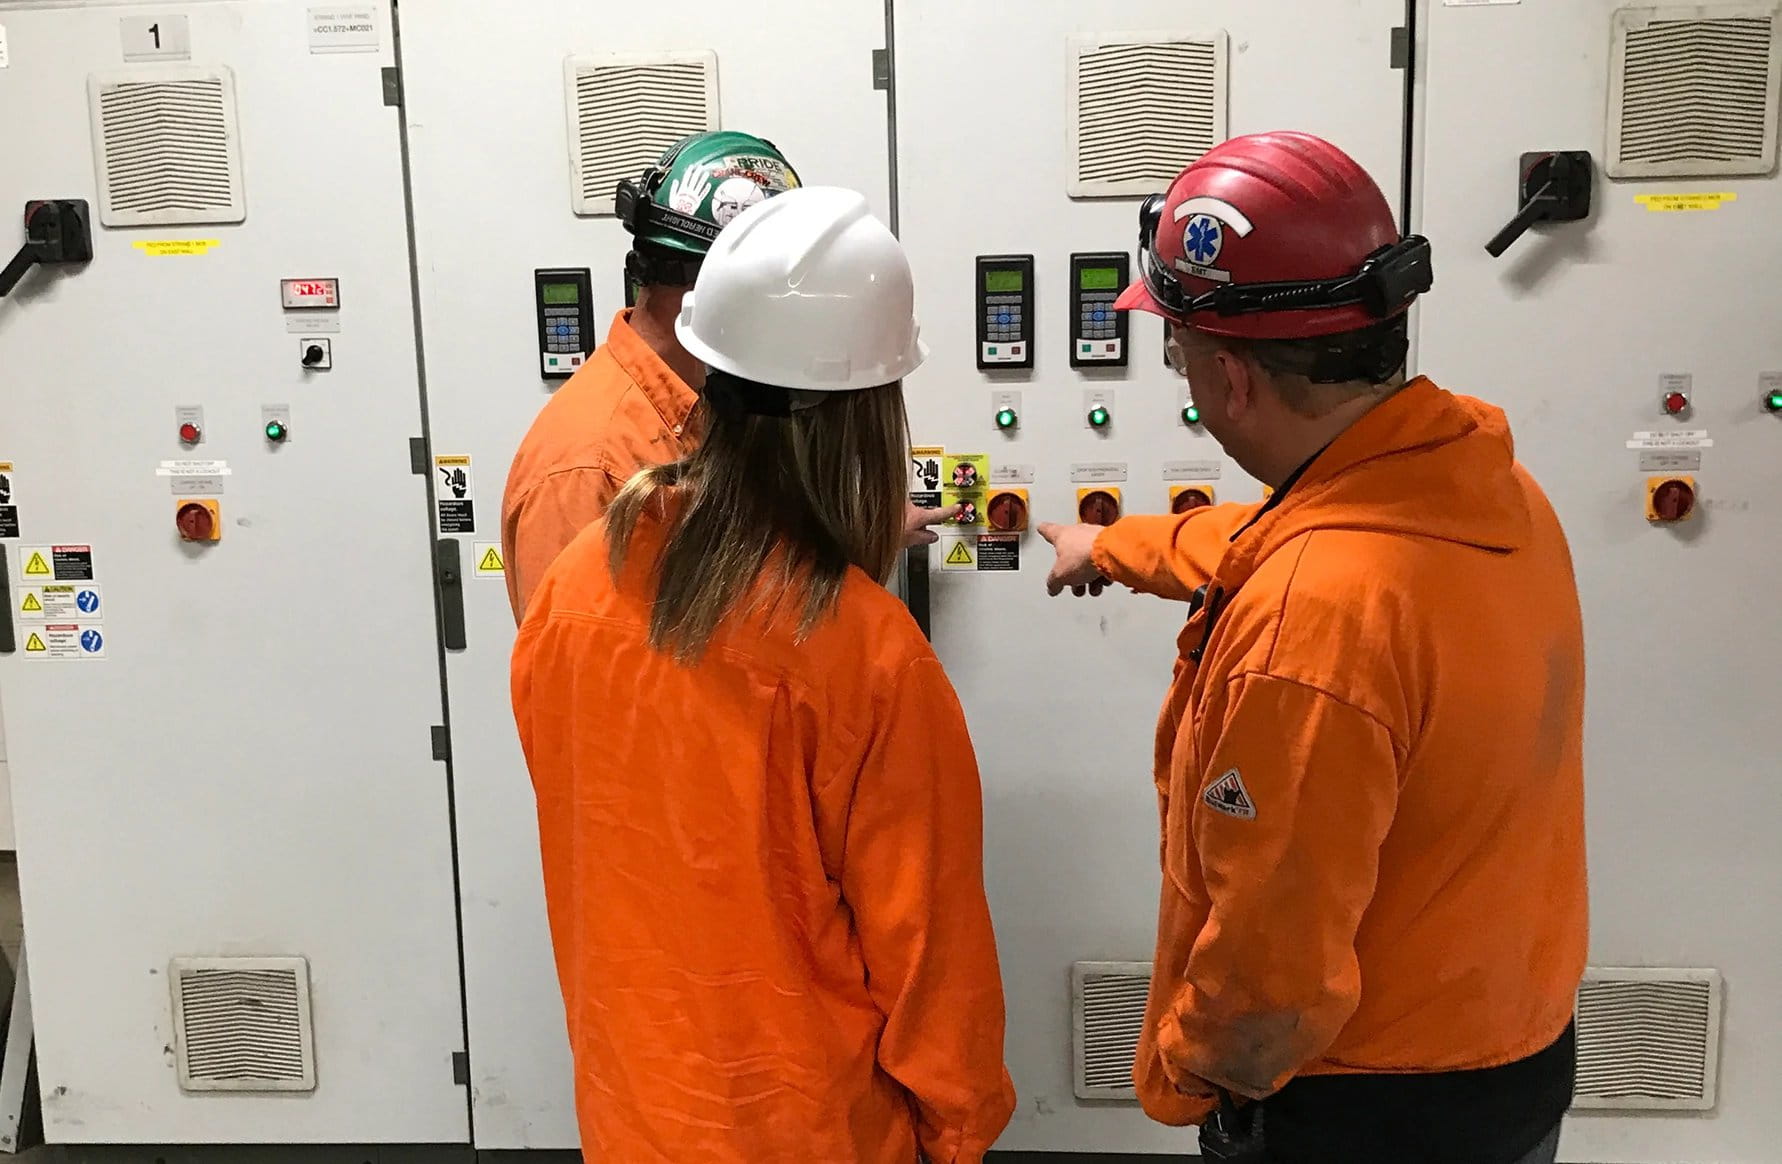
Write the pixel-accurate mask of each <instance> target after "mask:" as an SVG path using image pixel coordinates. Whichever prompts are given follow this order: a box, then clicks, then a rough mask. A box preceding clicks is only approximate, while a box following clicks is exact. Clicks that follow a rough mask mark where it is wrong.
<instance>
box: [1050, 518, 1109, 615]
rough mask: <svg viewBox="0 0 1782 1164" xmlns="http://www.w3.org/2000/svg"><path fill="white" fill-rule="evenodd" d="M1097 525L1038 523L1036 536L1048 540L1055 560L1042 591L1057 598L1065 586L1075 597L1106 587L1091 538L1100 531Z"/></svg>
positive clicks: (1106, 582) (1106, 581)
mask: <svg viewBox="0 0 1782 1164" xmlns="http://www.w3.org/2000/svg"><path fill="white" fill-rule="evenodd" d="M1102 528H1103V527H1101V526H1099V525H1058V524H1057V523H1055V522H1050V521H1042V522H1040V523H1039V536H1040V537H1042V538H1045V539H1046V540H1047V541H1048V542H1050V543H1052V548H1053V549H1054V550H1056V551H1058V560H1057V561H1056V562H1054V563H1052V572H1051V573H1050V574H1048V575H1046V593H1047V594H1050V595H1052V596H1053V597H1057V596H1058V595H1059V594H1062V593H1064V590H1065V588H1066V587H1069V588H1070V592H1071V593H1072V594H1075V595H1076V596H1077V597H1078V598H1081V597H1083V595H1085V594H1089V595H1095V596H1099V595H1100V594H1101V592H1102V591H1103V590H1105V589H1107V585H1108V580H1107V579H1106V578H1103V577H1102V576H1101V571H1100V570H1097V569H1096V568H1095V558H1094V553H1095V539H1096V537H1097V536H1098V535H1099V534H1100V533H1101V531H1102Z"/></svg>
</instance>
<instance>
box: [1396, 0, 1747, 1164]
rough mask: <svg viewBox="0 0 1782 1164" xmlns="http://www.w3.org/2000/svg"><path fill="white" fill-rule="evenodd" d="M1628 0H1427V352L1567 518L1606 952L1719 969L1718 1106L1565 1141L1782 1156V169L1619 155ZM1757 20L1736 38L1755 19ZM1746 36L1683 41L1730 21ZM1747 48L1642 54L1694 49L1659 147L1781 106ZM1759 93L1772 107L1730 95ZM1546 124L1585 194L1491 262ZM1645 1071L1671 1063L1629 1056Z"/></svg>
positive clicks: (1593, 857) (1687, 1156) (1594, 942)
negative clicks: (1567, 218)
mask: <svg viewBox="0 0 1782 1164" xmlns="http://www.w3.org/2000/svg"><path fill="white" fill-rule="evenodd" d="M1620 7H1621V5H1620V4H1618V3H1616V2H1615V0H1574V2H1572V3H1566V4H1534V3H1529V4H1522V5H1514V6H1511V5H1506V6H1501V7H1498V6H1493V7H1481V8H1456V7H1446V6H1442V5H1431V7H1430V12H1429V14H1428V23H1427V26H1426V38H1427V42H1428V47H1427V54H1428V61H1427V67H1425V68H1424V69H1423V70H1422V76H1423V77H1424V78H1426V82H1425V93H1424V101H1423V104H1424V110H1425V112H1424V118H1423V125H1422V127H1421V131H1420V135H1419V136H1420V138H1421V140H1422V143H1423V144H1422V146H1421V147H1420V148H1421V150H1422V152H1423V160H1422V165H1421V167H1420V168H1421V171H1422V191H1421V201H1422V223H1423V228H1424V230H1425V231H1426V232H1427V233H1428V234H1429V236H1430V237H1431V239H1432V240H1433V242H1434V244H1435V254H1436V260H1435V261H1436V287H1435V292H1434V293H1433V294H1432V295H1431V296H1430V297H1429V298H1428V299H1427V300H1426V301H1425V302H1424V305H1423V307H1422V321H1421V341H1420V342H1421V364H1422V367H1423V369H1424V370H1425V371H1426V372H1428V373H1429V374H1430V375H1431V376H1432V377H1434V378H1435V379H1436V380H1437V381H1438V382H1440V383H1442V384H1443V385H1444V386H1446V387H1448V388H1450V389H1452V390H1454V391H1456V392H1463V393H1467V394H1470V395H1474V396H1479V397H1482V398H1484V399H1486V400H1489V401H1491V402H1492V403H1494V404H1497V405H1499V406H1501V407H1502V408H1504V409H1505V410H1506V411H1507V412H1508V413H1509V416H1510V422H1511V424H1512V426H1513V428H1514V431H1515V435H1516V451H1517V454H1518V455H1519V456H1520V457H1521V459H1522V460H1523V462H1524V463H1525V464H1526V465H1527V466H1528V467H1529V469H1530V470H1531V471H1532V472H1533V473H1534V475H1535V477H1536V478H1537V479H1539V481H1540V482H1541V484H1542V485H1543V486H1545V487H1546V489H1547V491H1548V493H1549V495H1550V496H1551V497H1552V499H1553V504H1554V506H1555V507H1556V508H1557V510H1558V512H1559V516H1560V519H1561V521H1563V522H1564V523H1565V528H1566V533H1567V535H1568V536H1569V537H1570V539H1571V543H1572V554H1573V558H1574V560H1575V562H1576V566H1577V572H1578V586H1579V591H1580V593H1581V596H1582V599H1583V604H1584V629H1585V634H1586V652H1587V658H1588V663H1589V666H1588V668H1587V669H1588V673H1589V679H1588V683H1589V693H1588V699H1587V701H1586V703H1587V713H1586V714H1587V721H1586V729H1585V749H1586V751H1585V773H1586V778H1587V780H1588V782H1589V798H1588V803H1589V825H1590V885H1591V891H1592V892H1591V919H1590V920H1591V961H1592V962H1593V963H1595V964H1597V965H1601V966H1609V967H1619V966H1661V967H1679V966H1680V967H1699V968H1710V969H1717V970H1719V971H1720V972H1721V973H1722V974H1724V976H1725V980H1726V983H1727V995H1726V998H1727V1002H1726V1009H1725V1014H1724V1026H1723V1027H1722V1028H1721V1029H1722V1032H1723V1046H1722V1048H1721V1054H1720V1058H1719V1067H1720V1074H1719V1084H1720V1087H1719V1103H1718V1108H1717V1111H1716V1112H1715V1115H1714V1118H1711V1119H1703V1118H1701V1117H1700V1116H1699V1115H1695V1114H1689V1113H1680V1114H1674V1115H1670V1116H1666V1115H1663V1114H1659V1113H1650V1114H1641V1115H1638V1116H1621V1117H1616V1116H1614V1115H1613V1114H1610V1113H1598V1114H1589V1115H1582V1114H1581V1115H1579V1116H1577V1117H1576V1118H1574V1119H1573V1120H1571V1121H1570V1123H1569V1125H1568V1131H1567V1135H1566V1140H1565V1144H1564V1146H1563V1149H1562V1157H1563V1158H1564V1159H1567V1160H1625V1161H1630V1162H1633V1161H1640V1162H1657V1161H1690V1162H1706V1161H1727V1162H1729V1164H1730V1162H1734V1161H1736V1162H1739V1164H1757V1162H1758V1161H1769V1160H1774V1159H1775V1158H1776V1144H1777V1143H1778V1141H1782V1107H1778V1106H1777V1104H1776V1103H1775V1102H1774V1095H1775V1086H1774V1081H1775V1080H1776V1079H1778V1078H1782V1043H1778V1041H1777V1040H1776V1039H1775V1037H1774V1034H1775V1032H1776V1031H1777V1030H1782V926H1778V925H1777V923H1776V903H1777V901H1778V900H1782V856H1779V855H1778V849H1777V845H1776V840H1775V836H1776V822H1777V821H1778V820H1779V819H1782V790H1779V786H1778V784H1777V781H1776V779H1775V775H1774V771H1775V767H1776V757H1777V756H1778V755H1779V754H1782V718H1778V717H1777V715H1776V713H1775V701H1774V699H1773V698H1772V693H1773V692H1775V691H1776V690H1777V689H1778V688H1779V687H1782V654H1779V653H1778V652H1777V650H1776V645H1777V629H1776V628H1777V621H1776V607H1775V590H1776V586H1775V579H1776V576H1777V572H1778V569H1779V568H1782V549H1779V547H1782V506H1779V505H1778V504H1777V494H1778V486H1782V469H1778V465H1782V457H1779V456H1778V454H1779V453H1782V417H1779V416H1776V415H1773V414H1771V413H1769V412H1768V411H1767V410H1766V409H1765V407H1764V403H1763V395H1764V393H1763V391H1762V389H1761V386H1760V382H1761V379H1762V377H1763V375H1764V374H1765V373H1777V372H1782V333H1779V332H1778V330H1777V327H1776V320H1777V318H1778V315H1779V314H1782V290H1779V289H1778V284H1777V282H1776V272H1777V271H1778V270H1779V269H1782V227H1779V225H1778V224H1782V187H1779V186H1778V184H1777V182H1776V179H1775V176H1774V175H1773V174H1771V175H1769V176H1766V177H1761V178H1728V177H1708V178H1668V179H1650V180H1639V181H1620V180H1611V179H1609V178H1608V177H1607V176H1606V174H1605V162H1606V160H1607V159H1606V155H1605V151H1606V145H1607V142H1608V139H1609V132H1608V126H1607V124H1606V122H1605V112H1606V111H1607V110H1608V109H1609V108H1610V100H1609V87H1610V83H1611V82H1610V78H1611V75H1612V73H1611V45H1612V43H1613V33H1612V27H1613V20H1614V16H1615V13H1616V11H1617V9H1618V8H1620ZM1713 13H1714V9H1712V8H1709V9H1693V8H1687V9H1683V10H1681V11H1673V12H1671V13H1669V15H1670V16H1672V17H1673V18H1675V17H1677V16H1679V15H1680V16H1682V17H1684V18H1691V17H1697V16H1702V15H1711V14H1713ZM1771 16H1772V18H1774V15H1773V13H1772V14H1771ZM1751 23H1754V22H1746V25H1745V27H1744V28H1742V29H1740V30H1739V31H1737V32H1734V33H1732V34H1731V37H1732V39H1733V40H1735V41H1738V42H1743V43H1746V44H1750V43H1753V42H1755V43H1756V44H1758V45H1761V44H1762V43H1763V36H1762V34H1755V35H1754V33H1753V31H1752V30H1751V29H1750V24H1751ZM1726 35H1727V34H1726V33H1723V32H1715V33H1702V34H1697V33H1693V32H1692V33H1689V34H1687V35H1686V37H1685V39H1686V40H1688V41H1691V42H1699V43H1702V44H1705V45H1710V46H1712V45H1724V40H1723V37H1725V36H1726ZM1673 47H1674V46H1673ZM1654 48H1656V50H1657V51H1656V52H1654V51H1653V49H1654ZM1510 61H1513V62H1515V65H1514V70H1515V71H1514V76H1515V77H1518V78H1521V77H1539V78H1541V81H1540V83H1539V84H1538V85H1533V86H1530V85H1524V84H1520V83H1515V82H1511V83H1506V77H1508V76H1509V75H1510V74H1508V73H1506V71H1505V67H1506V66H1505V62H1510ZM1692 62H1696V63H1699V64H1701V65H1711V66H1712V67H1714V68H1715V69H1722V68H1724V69H1726V70H1728V72H1726V73H1724V74H1723V75H1722V77H1721V79H1720V80H1719V81H1718V82H1716V81H1713V80H1712V74H1707V75H1705V76H1706V78H1707V79H1709V84H1710V86H1711V88H1710V90H1709V91H1710V92H1711V93H1712V95H1713V99H1712V100H1707V101H1704V100H1700V99H1699V97H1698V96H1696V95H1694V94H1695V93H1696V92H1697V91H1698V90H1699V84H1700V82H1699V80H1698V78H1703V77H1704V75H1703V74H1699V73H1694V72H1693V70H1692ZM1750 64H1751V58H1750V57H1743V58H1740V57H1738V56H1736V55H1730V54H1725V53H1724V52H1723V51H1722V49H1720V48H1714V49H1712V50H1711V51H1709V52H1708V55H1707V56H1705V57H1701V58H1697V57H1695V56H1694V55H1693V54H1692V52H1691V51H1690V50H1689V48H1688V46H1685V47H1684V49H1683V51H1681V52H1676V51H1669V50H1666V49H1664V48H1663V47H1661V46H1649V47H1648V49H1647V50H1646V56H1645V60H1644V62H1643V67H1646V68H1650V67H1653V66H1656V67H1658V68H1659V69H1663V68H1665V67H1666V66H1667V65H1668V66H1669V67H1673V68H1675V69H1676V70H1677V71H1676V72H1675V74H1673V75H1672V76H1671V77H1669V78H1668V80H1665V79H1661V78H1654V77H1651V76H1650V75H1648V83H1649V84H1651V86H1652V87H1651V88H1650V89H1649V90H1648V92H1650V93H1653V94H1664V93H1668V94H1669V95H1670V96H1671V98H1672V99H1673V100H1674V101H1675V103H1676V104H1675V106H1674V108H1672V109H1668V110H1667V109H1664V108H1662V107H1654V106H1651V105H1647V106H1645V108H1644V114H1643V115H1644V116H1646V117H1652V116H1653V115H1656V120H1657V121H1659V122H1660V123H1661V124H1662V125H1668V127H1669V128H1668V129H1666V130H1663V131H1661V133H1660V134H1659V135H1658V136H1656V137H1652V136H1648V137H1646V138H1645V141H1646V143H1647V145H1648V146H1649V147H1650V149H1651V151H1652V152H1654V153H1658V154H1669V153H1672V152H1673V151H1675V152H1678V153H1683V154H1687V153H1689V152H1690V151H1691V148H1692V143H1693V142H1696V141H1698V140H1699V139H1698V138H1697V136H1696V135H1697V133H1698V132H1699V131H1703V130H1708V129H1709V127H1708V125H1706V124H1705V123H1703V122H1701V121H1698V120H1697V119H1698V118H1704V117H1706V118H1712V117H1718V116H1726V115H1731V116H1733V117H1734V118H1735V119H1738V120H1741V121H1743V122H1744V124H1745V125H1746V126H1751V125H1754V124H1755V125H1761V124H1762V110H1763V106H1764V105H1765V104H1766V102H1764V101H1763V99H1762V97H1761V93H1762V86H1761V85H1759V86H1758V87H1757V88H1756V89H1755V90H1752V89H1748V88H1745V87H1743V86H1740V85H1735V84H1732V83H1730V79H1731V77H1732V76H1734V75H1736V74H1737V73H1739V72H1744V71H1746V70H1747V69H1748V67H1749V65H1750ZM1757 67H1758V69H1759V70H1760V72H1761V70H1762V68H1763V65H1762V63H1761V61H1760V62H1759V64H1758V66H1757ZM1753 97H1755V99H1756V108H1755V119H1753V118H1752V117H1751V116H1742V115H1741V114H1740V113H1739V110H1740V107H1741V105H1744V106H1745V107H1746V109H1747V110H1749V109H1750V108H1751V106H1750V105H1749V102H1750V101H1751V99H1752V98H1753ZM1770 115H1771V117H1774V115H1775V111H1774V109H1773V108H1771V109H1770ZM1710 132H1711V131H1710ZM1749 140H1750V139H1749V138H1748V137H1747V135H1746V134H1744V133H1740V134H1736V135H1734V136H1732V137H1730V138H1728V139H1725V140H1724V141H1723V142H1722V143H1721V147H1720V148H1725V149H1727V150H1728V152H1732V153H1738V152H1743V150H1742V149H1741V148H1739V147H1742V146H1745V145H1746V144H1748V142H1749ZM1555 149H1565V150H1589V151H1590V152H1591V153H1592V154H1593V155H1594V157H1595V180H1596V190H1595V194H1596V198H1595V210H1594V213H1593V215H1592V217H1591V219H1590V220H1589V221H1585V222H1577V223H1568V224H1563V225H1561V224H1554V225H1551V226H1544V227H1539V228H1537V229H1536V230H1535V231H1533V232H1532V233H1530V234H1529V235H1527V236H1526V237H1524V238H1523V239H1522V240H1521V241H1520V242H1518V243H1517V244H1516V245H1515V246H1514V247H1513V248H1512V249H1511V250H1510V251H1509V252H1508V253H1507V254H1506V255H1505V256H1504V257H1503V258H1502V259H1493V258H1491V257H1490V256H1489V255H1487V254H1486V253H1485V249H1484V247H1485V242H1486V240H1488V239H1489V238H1491V236H1492V235H1494V234H1495V233H1496V232H1497V231H1498V229H1499V228H1500V227H1502V226H1503V225H1504V223H1506V222H1507V221H1508V220H1509V219H1510V217H1511V215H1512V214H1514V213H1515V211H1516V209H1517V207H1516V198H1515V194H1516V181H1517V173H1518V166H1519V164H1520V162H1519V159H1520V158H1521V156H1522V155H1523V154H1524V153H1529V152H1534V151H1540V150H1555ZM1680 193H1691V194H1710V195H1719V194H1731V195H1736V200H1726V201H1722V200H1720V199H1716V198H1710V199H1708V200H1706V204H1708V205H1718V207H1719V208H1718V209H1713V210H1681V211H1664V210H1653V209H1648V208H1647V203H1643V202H1642V201H1641V199H1642V198H1643V197H1644V196H1647V195H1670V194H1680ZM1664 204H1665V203H1663V202H1662V201H1661V202H1660V203H1659V205H1664ZM1695 204H1696V205H1702V204H1703V203H1702V202H1700V201H1698V202H1696V203H1695ZM1673 375H1685V376H1689V377H1691V383H1690V390H1691V392H1692V398H1691V402H1690V409H1689V411H1688V412H1687V413H1686V414H1685V415H1683V416H1679V417H1672V416H1669V415H1667V414H1666V412H1665V410H1664V408H1663V405H1662V401H1663V396H1664V393H1663V392H1662V391H1661V388H1660V383H1661V377H1665V376H1673ZM1689 432H1703V433H1705V434H1706V439H1707V440H1710V441H1712V442H1713V444H1712V447H1710V448H1697V449H1694V450H1690V449H1687V448H1685V449H1682V450H1677V451H1673V452H1671V453H1669V454H1667V455H1666V464H1665V465H1663V466H1661V465H1658V464H1656V463H1654V462H1650V461H1648V463H1647V464H1646V465H1645V466H1642V460H1643V459H1644V458H1643V457H1642V455H1641V453H1639V452H1637V451H1634V450H1631V449H1629V448H1628V442H1629V440H1630V439H1632V438H1633V437H1634V435H1635V434H1636V433H1661V434H1665V435H1667V436H1670V437H1673V438H1674V437H1676V436H1677V435H1678V434H1684V433H1689ZM1698 463H1699V467H1695V466H1696V465H1697V464H1698ZM1673 475H1679V476H1686V477H1690V478H1692V479H1694V481H1695V482H1696V486H1697V497H1698V501H1697V509H1696V512H1695V515H1694V517H1693V519H1691V520H1689V521H1685V522H1682V523H1680V524H1677V525H1672V526H1663V525H1652V524H1649V523H1648V521H1647V518H1646V498H1647V489H1648V487H1649V482H1650V481H1652V480H1654V479H1657V480H1660V481H1662V480H1663V479H1665V478H1667V477H1670V476H1673ZM1663 1028H1664V1029H1663V1031H1662V1033H1661V1034H1659V1035H1658V1037H1656V1038H1654V1036H1653V1033H1652V1030H1653V1029H1651V1028H1649V1033H1648V1034H1647V1035H1644V1036H1642V1035H1640V1034H1639V1033H1637V1031H1636V1032H1634V1033H1631V1034H1629V1035H1626V1036H1624V1037H1623V1038H1621V1039H1620V1040H1617V1039H1615V1038H1613V1037H1611V1039H1609V1040H1605V1041H1604V1042H1602V1043H1598V1044H1596V1045H1595V1046H1594V1047H1593V1046H1592V1045H1591V1043H1590V1034H1591V1031H1590V1028H1589V1027H1588V1026H1587V1027H1586V1028H1584V1030H1583V1035H1584V1037H1585V1040H1586V1044H1585V1045H1586V1052H1585V1058H1586V1059H1587V1060H1593V1061H1594V1062H1595V1063H1596V1064H1597V1070H1596V1072H1594V1074H1595V1075H1596V1077H1597V1078H1605V1077H1606V1073H1607V1072H1608V1071H1610V1070H1611V1069H1612V1067H1611V1065H1612V1064H1614V1063H1615V1062H1616V1061H1617V1059H1621V1060H1622V1061H1623V1062H1625V1052H1627V1051H1631V1050H1633V1049H1635V1048H1639V1049H1641V1050H1644V1049H1646V1048H1648V1047H1656V1046H1661V1045H1665V1043H1666V1041H1667V1038H1668V1037H1669V1036H1671V1035H1674V1034H1676V1033H1677V1032H1678V1031H1680V1030H1681V1029H1682V1028H1681V1027H1674V1026H1673V1024H1671V1023H1668V1022H1667V1023H1665V1024H1663ZM1673 1041H1674V1043H1675V1045H1676V1046H1677V1047H1678V1048H1679V1049H1682V1048H1686V1047H1687V1046H1688V1045H1689V1044H1688V1041H1687V1040H1686V1039H1675V1040H1673ZM1611 1044H1613V1045H1611ZM1627 1070H1628V1076H1627V1077H1628V1078H1629V1079H1632V1080H1635V1081H1640V1082H1644V1081H1646V1080H1649V1079H1650V1078H1651V1077H1650V1076H1649V1075H1644V1074H1643V1072H1642V1069H1641V1067H1640V1066H1639V1064H1638V1062H1637V1061H1636V1062H1635V1063H1633V1064H1632V1065H1630V1066H1629V1067H1628V1068H1627Z"/></svg>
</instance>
